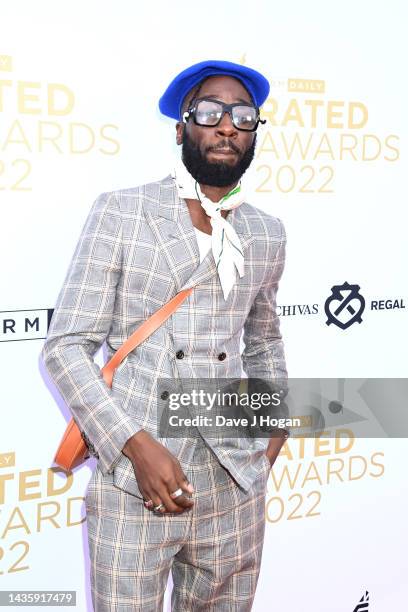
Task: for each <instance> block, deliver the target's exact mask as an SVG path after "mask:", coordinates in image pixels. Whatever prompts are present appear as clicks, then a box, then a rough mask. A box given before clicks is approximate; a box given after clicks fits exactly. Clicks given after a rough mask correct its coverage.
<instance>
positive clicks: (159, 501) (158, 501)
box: [149, 491, 166, 514]
mask: <svg viewBox="0 0 408 612" xmlns="http://www.w3.org/2000/svg"><path fill="white" fill-rule="evenodd" d="M149 499H151V500H152V502H153V505H152V507H151V509H152V510H153V512H160V513H161V514H163V513H164V512H166V506H165V505H164V506H162V507H161V508H159V509H157V510H156V508H157V506H160V504H164V501H163V499H162V498H161V495H160V494H159V493H157V492H155V491H154V492H153V493H152V494H151V495H150V498H149Z"/></svg>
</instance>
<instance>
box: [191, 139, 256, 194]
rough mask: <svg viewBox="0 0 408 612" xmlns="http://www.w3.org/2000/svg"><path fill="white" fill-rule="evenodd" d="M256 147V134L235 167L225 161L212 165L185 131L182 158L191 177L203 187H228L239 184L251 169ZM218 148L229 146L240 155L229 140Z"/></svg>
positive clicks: (222, 142) (224, 141)
mask: <svg viewBox="0 0 408 612" xmlns="http://www.w3.org/2000/svg"><path fill="white" fill-rule="evenodd" d="M255 145H256V134H255V138H254V140H253V143H252V144H251V145H250V146H249V147H248V149H247V150H246V151H245V153H244V155H242V157H241V158H240V159H239V160H238V161H237V163H236V164H235V165H234V166H231V165H229V164H226V163H225V162H223V161H221V162H219V163H214V164H212V163H210V162H209V161H208V160H207V157H206V155H205V153H204V154H203V153H201V151H200V149H199V147H198V146H197V145H196V144H195V143H194V141H193V140H191V138H190V137H189V135H188V134H187V130H186V129H184V132H183V141H182V154H181V157H182V160H183V162H184V165H185V167H186V168H187V170H188V171H189V173H190V174H191V176H192V177H193V178H194V179H195V180H196V181H197V182H198V183H200V184H201V185H211V186H213V187H228V186H229V185H232V184H233V183H237V182H238V181H239V179H240V178H241V176H242V175H243V174H244V172H245V171H246V170H247V169H248V168H249V166H250V164H251V162H252V160H253V158H254V155H255ZM218 146H219V147H228V146H229V147H231V148H232V149H233V150H234V151H237V153H239V151H238V149H237V148H236V146H235V145H234V143H232V142H230V141H228V140H223V141H221V142H220V143H219V145H218ZM209 150H210V149H207V151H209Z"/></svg>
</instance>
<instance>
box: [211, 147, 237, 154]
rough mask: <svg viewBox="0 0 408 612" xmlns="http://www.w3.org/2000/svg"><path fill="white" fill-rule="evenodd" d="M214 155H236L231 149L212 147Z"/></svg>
mask: <svg viewBox="0 0 408 612" xmlns="http://www.w3.org/2000/svg"><path fill="white" fill-rule="evenodd" d="M211 153H213V154H214V155H222V156H226V155H236V154H237V153H236V152H235V151H234V150H233V149H213V150H212V151H211Z"/></svg>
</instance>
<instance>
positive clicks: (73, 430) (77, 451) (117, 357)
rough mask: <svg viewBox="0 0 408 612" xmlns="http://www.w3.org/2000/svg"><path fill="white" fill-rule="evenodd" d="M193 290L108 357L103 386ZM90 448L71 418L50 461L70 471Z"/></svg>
mask: <svg viewBox="0 0 408 612" xmlns="http://www.w3.org/2000/svg"><path fill="white" fill-rule="evenodd" d="M193 289H194V287H190V288H189V289H184V290H183V291H180V292H179V293H177V295H175V296H174V298H172V299H171V300H170V301H169V302H167V304H164V306H162V307H161V308H159V310H157V311H156V312H155V313H154V314H152V316H151V317H149V318H148V319H147V320H146V321H145V322H144V323H142V324H141V325H140V326H139V327H138V328H137V329H136V330H135V331H134V332H133V334H132V335H131V336H129V338H128V339H127V340H126V342H124V343H123V344H122V346H121V347H120V348H119V349H118V350H117V351H116V353H115V354H114V355H113V356H112V358H111V359H110V360H109V361H108V362H107V363H106V364H105V365H104V367H103V368H102V369H101V372H102V376H103V379H104V381H105V383H106V384H107V386H108V387H109V388H110V387H112V380H113V375H114V372H115V370H116V368H117V367H118V366H119V365H120V364H121V363H122V361H123V360H124V359H125V357H127V356H128V355H129V353H131V352H132V351H133V350H134V349H135V348H136V347H137V346H138V345H139V344H140V343H141V342H143V340H146V338H148V337H149V336H150V334H152V333H153V332H154V331H155V330H156V329H158V328H159V327H160V325H161V324H162V323H164V321H166V319H168V318H169V317H170V315H172V314H173V312H175V310H177V308H178V307H179V306H180V304H181V303H182V302H183V301H184V300H185V299H186V298H187V297H188V296H189V295H190V293H191V292H192V291H193ZM88 445H89V446H92V445H91V444H90V442H89V440H88V439H87V436H86V435H85V433H84V432H81V431H80V429H79V427H78V425H77V424H76V422H75V420H74V419H73V418H72V419H71V420H70V422H69V423H68V426H67V428H66V430H65V433H64V435H63V437H62V439H61V442H60V444H59V447H58V449H57V452H56V454H55V458H54V462H55V463H56V464H57V465H59V466H60V467H62V468H63V469H64V470H72V469H73V468H75V467H77V466H78V465H81V463H83V462H84V461H85V460H86V459H88V458H89V457H90V453H89V450H90V448H89V446H88Z"/></svg>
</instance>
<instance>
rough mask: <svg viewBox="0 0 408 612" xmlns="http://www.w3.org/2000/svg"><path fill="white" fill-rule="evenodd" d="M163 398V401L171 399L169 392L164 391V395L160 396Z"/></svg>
mask: <svg viewBox="0 0 408 612" xmlns="http://www.w3.org/2000/svg"><path fill="white" fill-rule="evenodd" d="M160 397H161V398H162V400H165V399H167V398H168V397H169V392H168V391H163V393H162V394H161V396H160Z"/></svg>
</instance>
